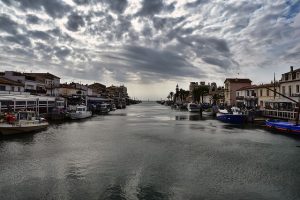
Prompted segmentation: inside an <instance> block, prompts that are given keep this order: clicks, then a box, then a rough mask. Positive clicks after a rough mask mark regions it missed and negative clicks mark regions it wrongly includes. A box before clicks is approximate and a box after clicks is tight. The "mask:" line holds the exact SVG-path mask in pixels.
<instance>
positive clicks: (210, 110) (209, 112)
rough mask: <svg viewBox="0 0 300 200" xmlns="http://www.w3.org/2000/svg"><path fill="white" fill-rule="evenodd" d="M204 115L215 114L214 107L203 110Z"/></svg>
mask: <svg viewBox="0 0 300 200" xmlns="http://www.w3.org/2000/svg"><path fill="white" fill-rule="evenodd" d="M202 115H204V116H213V115H214V112H213V110H212V108H208V109H206V110H203V111H202Z"/></svg>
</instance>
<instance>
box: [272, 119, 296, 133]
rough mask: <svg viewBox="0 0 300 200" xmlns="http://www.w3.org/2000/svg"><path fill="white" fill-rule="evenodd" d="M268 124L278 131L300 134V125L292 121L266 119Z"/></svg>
mask: <svg viewBox="0 0 300 200" xmlns="http://www.w3.org/2000/svg"><path fill="white" fill-rule="evenodd" d="M266 126H267V127H268V128H273V129H275V130H278V131H283V132H288V133H294V134H300V125H295V124H292V123H290V122H284V121H277V120H266Z"/></svg>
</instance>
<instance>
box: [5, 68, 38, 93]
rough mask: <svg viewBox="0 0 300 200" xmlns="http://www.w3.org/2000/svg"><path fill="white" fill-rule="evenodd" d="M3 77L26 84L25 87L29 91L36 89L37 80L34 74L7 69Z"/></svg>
mask: <svg viewBox="0 0 300 200" xmlns="http://www.w3.org/2000/svg"><path fill="white" fill-rule="evenodd" d="M3 77H4V78H6V79H9V80H13V81H16V82H19V83H22V84H24V89H25V91H27V92H32V91H36V88H37V82H36V79H35V77H33V76H29V75H25V74H23V73H21V72H15V71H5V72H4V76H3Z"/></svg>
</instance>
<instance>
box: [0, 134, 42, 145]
mask: <svg viewBox="0 0 300 200" xmlns="http://www.w3.org/2000/svg"><path fill="white" fill-rule="evenodd" d="M35 133H37V132H31V133H26V134H15V135H1V134H0V145H1V144H2V143H6V142H18V143H22V144H25V145H28V144H33V143H34V135H35Z"/></svg>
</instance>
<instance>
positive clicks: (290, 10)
mask: <svg viewBox="0 0 300 200" xmlns="http://www.w3.org/2000/svg"><path fill="white" fill-rule="evenodd" d="M286 5H287V8H286V9H285V11H284V13H283V17H284V18H286V19H288V20H291V19H292V18H294V17H295V16H296V15H297V14H298V13H299V12H300V0H287V1H286Z"/></svg>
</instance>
